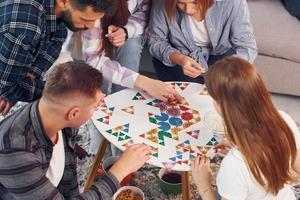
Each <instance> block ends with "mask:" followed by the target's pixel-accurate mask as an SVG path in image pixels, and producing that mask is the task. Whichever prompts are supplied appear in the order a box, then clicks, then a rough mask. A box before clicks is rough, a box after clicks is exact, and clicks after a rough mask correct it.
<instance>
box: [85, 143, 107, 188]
mask: <svg viewBox="0 0 300 200" xmlns="http://www.w3.org/2000/svg"><path fill="white" fill-rule="evenodd" d="M108 144H109V142H108V141H107V140H106V139H105V138H103V141H102V142H101V144H100V147H99V149H98V151H97V154H96V158H95V160H94V162H93V164H92V166H91V167H90V170H89V173H88V177H87V180H86V182H85V184H84V191H87V190H88V189H89V188H90V187H91V186H92V185H93V182H94V179H95V177H96V174H97V171H98V168H99V164H100V162H101V161H102V158H103V156H104V153H105V150H106V147H107V145H108Z"/></svg>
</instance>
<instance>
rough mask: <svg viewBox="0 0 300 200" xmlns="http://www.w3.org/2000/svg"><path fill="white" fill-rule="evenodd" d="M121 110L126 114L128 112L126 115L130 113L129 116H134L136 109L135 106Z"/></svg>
mask: <svg viewBox="0 0 300 200" xmlns="http://www.w3.org/2000/svg"><path fill="white" fill-rule="evenodd" d="M121 110H122V111H124V112H126V113H128V114H132V115H134V109H133V106H129V107H127V108H123V109H121Z"/></svg>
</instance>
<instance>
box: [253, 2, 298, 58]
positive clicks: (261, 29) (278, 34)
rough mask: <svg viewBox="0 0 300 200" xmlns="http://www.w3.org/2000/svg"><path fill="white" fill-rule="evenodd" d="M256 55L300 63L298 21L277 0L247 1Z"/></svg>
mask: <svg viewBox="0 0 300 200" xmlns="http://www.w3.org/2000/svg"><path fill="white" fill-rule="evenodd" d="M248 5H249V10H250V15H251V22H252V24H253V27H254V34H255V37H256V41H257V46H258V53H259V54H263V55H268V56H273V57H278V58H284V59H288V60H291V61H295V62H299V63H300V21H298V20H297V18H295V17H293V16H291V15H290V14H289V13H288V12H287V11H286V10H285V8H284V6H283V5H282V3H281V1H279V0H248Z"/></svg>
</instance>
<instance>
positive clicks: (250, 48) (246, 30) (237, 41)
mask: <svg viewBox="0 0 300 200" xmlns="http://www.w3.org/2000/svg"><path fill="white" fill-rule="evenodd" d="M231 20H232V23H231V36H230V41H231V44H232V46H233V48H234V49H235V50H236V54H237V56H239V57H241V58H243V59H245V60H248V61H249V62H250V63H253V62H254V60H255V57H256V55H257V46H256V41H255V37H254V34H253V28H252V24H251V22H250V15H249V9H248V5H247V2H246V0H234V6H233V11H232V16H231Z"/></svg>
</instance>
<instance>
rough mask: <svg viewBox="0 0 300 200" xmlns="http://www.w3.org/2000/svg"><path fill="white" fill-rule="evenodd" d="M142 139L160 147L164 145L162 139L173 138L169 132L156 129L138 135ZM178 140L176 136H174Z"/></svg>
mask: <svg viewBox="0 0 300 200" xmlns="http://www.w3.org/2000/svg"><path fill="white" fill-rule="evenodd" d="M139 136H140V137H142V138H145V139H147V140H150V141H151V142H154V143H157V144H160V145H162V146H164V145H165V140H164V137H168V138H173V135H172V134H171V133H169V132H165V131H159V130H158V128H155V129H151V130H150V131H148V132H146V133H143V134H141V135H139ZM176 137H177V138H178V136H177V135H176Z"/></svg>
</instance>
